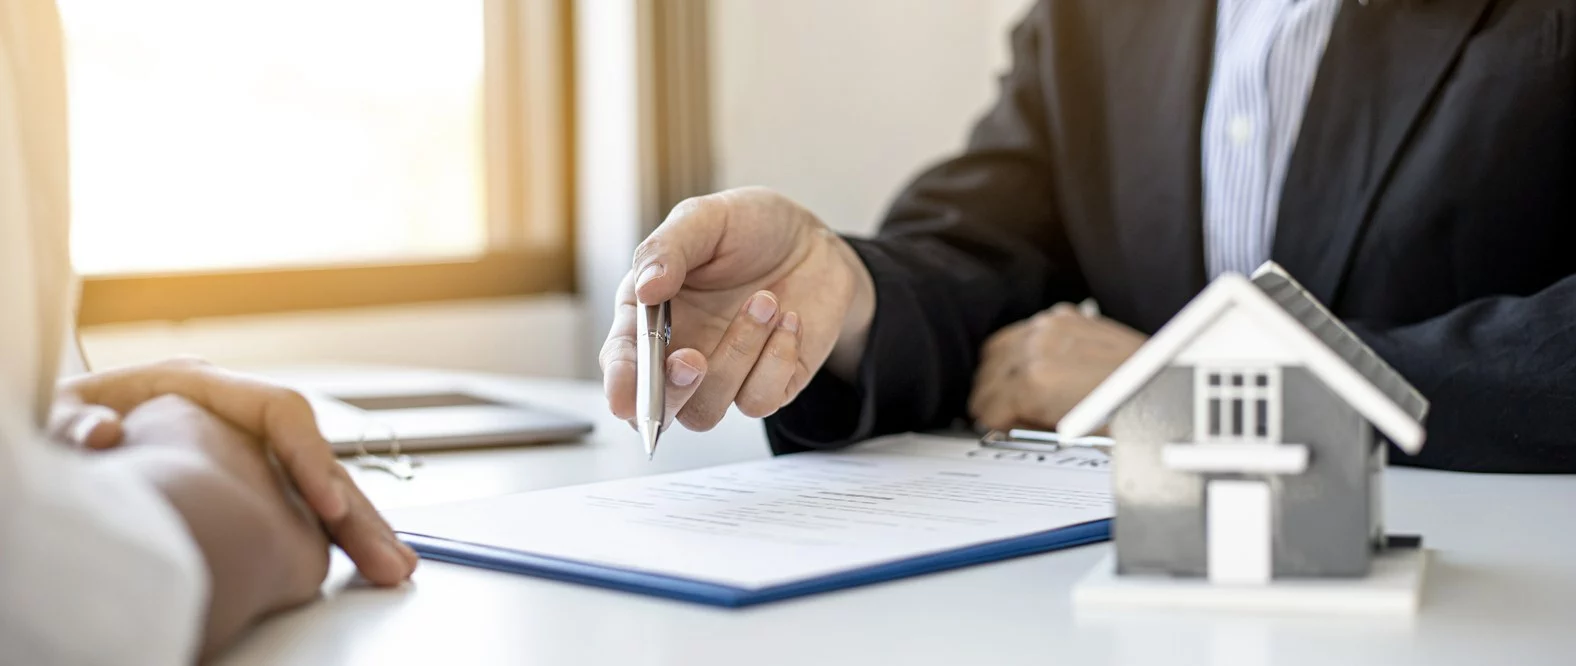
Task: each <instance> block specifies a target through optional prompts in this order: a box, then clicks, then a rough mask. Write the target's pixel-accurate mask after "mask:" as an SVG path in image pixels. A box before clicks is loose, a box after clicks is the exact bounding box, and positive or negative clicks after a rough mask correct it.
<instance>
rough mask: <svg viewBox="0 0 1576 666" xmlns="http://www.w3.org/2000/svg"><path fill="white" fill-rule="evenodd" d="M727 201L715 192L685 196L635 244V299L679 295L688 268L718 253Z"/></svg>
mask: <svg viewBox="0 0 1576 666" xmlns="http://www.w3.org/2000/svg"><path fill="white" fill-rule="evenodd" d="M727 220H728V204H727V201H726V199H724V198H722V197H720V196H718V195H716V194H712V195H707V196H703V197H694V198H691V199H686V200H684V201H682V202H680V203H679V205H677V206H674V207H673V212H671V213H668V218H667V219H666V220H663V222H662V224H661V225H660V226H658V227H657V229H656V231H653V232H651V235H650V236H649V237H647V238H646V240H645V241H644V242H642V243H641V244H640V246H639V247H637V248H635V260H634V274H635V299H636V300H637V301H639V302H640V303H644V304H647V305H650V304H653V303H661V302H663V301H667V300H670V299H672V298H673V297H674V296H676V295H678V293H679V289H680V288H681V287H683V286H684V278H685V276H687V275H688V274H689V271H690V270H692V269H694V268H696V267H699V266H702V265H705V264H706V262H708V261H711V259H712V257H713V256H714V255H715V254H716V253H717V246H718V244H719V243H720V242H721V240H722V232H723V229H724V228H725V227H726V226H727Z"/></svg>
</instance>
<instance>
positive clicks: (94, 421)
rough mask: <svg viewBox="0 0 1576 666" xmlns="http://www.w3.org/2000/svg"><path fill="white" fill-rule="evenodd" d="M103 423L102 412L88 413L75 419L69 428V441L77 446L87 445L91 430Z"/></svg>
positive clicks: (91, 433)
mask: <svg viewBox="0 0 1576 666" xmlns="http://www.w3.org/2000/svg"><path fill="white" fill-rule="evenodd" d="M103 423H104V415H103V414H88V415H87V416H84V417H82V418H80V419H78V420H77V424H76V425H75V426H73V427H72V428H71V441H72V442H74V443H76V445H77V446H87V445H88V440H89V439H91V438H92V437H93V431H94V430H97V429H98V427H99V425H101V424H103Z"/></svg>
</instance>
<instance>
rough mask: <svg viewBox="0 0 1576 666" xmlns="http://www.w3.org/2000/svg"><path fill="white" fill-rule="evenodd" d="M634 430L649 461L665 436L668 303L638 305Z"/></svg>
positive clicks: (670, 333)
mask: <svg viewBox="0 0 1576 666" xmlns="http://www.w3.org/2000/svg"><path fill="white" fill-rule="evenodd" d="M635 312H636V324H635V333H636V334H637V335H638V336H639V337H640V339H639V340H638V341H636V344H635V428H636V429H638V430H639V431H640V441H641V442H643V443H645V445H646V459H647V460H650V459H652V458H653V457H655V456H656V454H657V438H658V437H660V436H662V417H663V413H662V412H663V411H664V410H665V409H667V395H666V394H667V388H668V373H667V359H668V341H669V340H670V339H671V338H672V336H673V326H672V322H671V321H670V320H669V314H668V304H667V303H666V302H663V303H660V304H658V305H636V306H635Z"/></svg>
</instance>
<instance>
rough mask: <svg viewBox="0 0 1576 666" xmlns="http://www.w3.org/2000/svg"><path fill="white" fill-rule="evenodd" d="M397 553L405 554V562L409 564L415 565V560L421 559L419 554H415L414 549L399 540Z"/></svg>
mask: <svg viewBox="0 0 1576 666" xmlns="http://www.w3.org/2000/svg"><path fill="white" fill-rule="evenodd" d="M399 553H400V555H404V556H405V562H406V563H407V564H409V565H411V566H416V561H417V560H420V559H421V556H420V555H417V554H416V550H415V549H414V548H411V547H410V545H409V544H406V543H405V542H403V541H401V542H399Z"/></svg>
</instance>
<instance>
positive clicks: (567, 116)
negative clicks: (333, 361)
mask: <svg viewBox="0 0 1576 666" xmlns="http://www.w3.org/2000/svg"><path fill="white" fill-rule="evenodd" d="M484 2H485V7H484V17H485V19H484V24H485V33H484V34H485V42H486V44H485V51H486V55H485V61H484V63H485V64H484V69H485V72H484V83H483V86H484V88H485V91H484V96H483V97H484V105H485V115H484V118H485V120H484V124H485V132H486V141H485V151H486V155H485V158H486V165H487V166H486V179H487V249H486V251H485V252H484V254H482V255H481V256H479V257H475V258H465V259H457V260H445V261H412V262H387V263H376V264H345V265H328V266H308V267H301V268H278V269H240V270H233V271H203V272H175V273H168V274H145V275H102V276H89V277H87V278H85V279H83V281H82V298H81V307H80V309H79V311H78V317H77V322H78V325H79V326H83V327H86V326H94V325H102V324H112V323H123V322H132V321H150V320H184V319H193V318H198V317H219V316H232V315H246V314H263V313H270V312H284V311H299V310H320V309H334V308H348V307H363V306H376V305H394V304H401V303H415V302H427V301H442V300H455V299H469V298H495V297H504V296H517V295H526V294H539V293H553V292H573V291H574V289H575V281H574V276H575V265H574V255H575V253H574V233H573V228H572V223H571V220H572V219H573V201H574V197H573V187H574V183H573V176H572V174H573V173H574V163H573V155H572V150H571V149H570V146H571V144H572V141H571V137H573V135H574V134H573V127H572V122H573V120H572V119H573V114H572V109H573V100H574V95H573V60H572V54H573V44H572V34H573V16H572V13H571V12H572V8H573V2H572V0H484Z"/></svg>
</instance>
